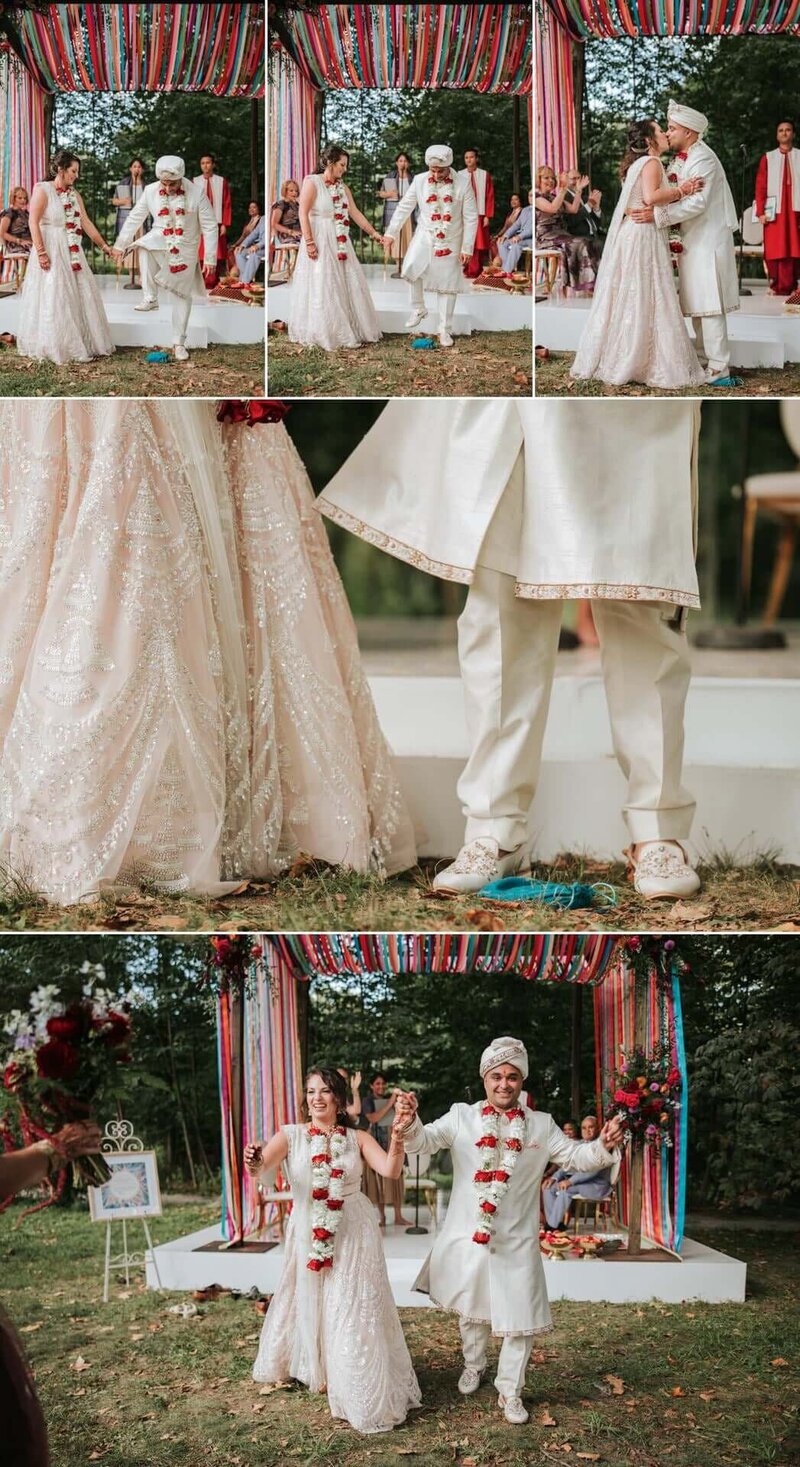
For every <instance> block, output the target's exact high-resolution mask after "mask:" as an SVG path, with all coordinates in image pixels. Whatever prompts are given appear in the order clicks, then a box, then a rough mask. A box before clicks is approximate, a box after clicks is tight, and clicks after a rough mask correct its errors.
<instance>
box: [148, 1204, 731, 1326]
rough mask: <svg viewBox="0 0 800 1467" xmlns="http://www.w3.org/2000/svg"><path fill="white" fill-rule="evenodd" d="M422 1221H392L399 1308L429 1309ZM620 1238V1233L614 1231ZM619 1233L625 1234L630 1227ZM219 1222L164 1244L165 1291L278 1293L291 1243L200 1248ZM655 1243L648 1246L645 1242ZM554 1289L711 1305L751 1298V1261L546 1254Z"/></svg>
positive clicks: (391, 1262) (160, 1260)
mask: <svg viewBox="0 0 800 1467" xmlns="http://www.w3.org/2000/svg"><path fill="white" fill-rule="evenodd" d="M420 1221H421V1223H422V1226H427V1227H430V1228H431V1231H430V1232H429V1233H428V1234H427V1235H426V1236H424V1237H418V1236H409V1234H408V1233H406V1231H405V1230H404V1229H403V1228H395V1227H387V1228H386V1229H385V1232H384V1255H385V1258H386V1266H387V1270H388V1273H389V1282H390V1284H391V1288H392V1294H393V1295H394V1300H395V1303H396V1304H397V1306H398V1308H401V1309H402V1308H405V1309H426V1308H431V1307H432V1306H431V1303H430V1300H429V1298H428V1296H427V1295H426V1294H417V1293H415V1292H414V1291H413V1287H412V1286H413V1284H414V1280H415V1279H416V1277H417V1274H418V1273H419V1270H420V1268H421V1267H422V1264H423V1262H424V1260H425V1258H426V1257H427V1254H428V1253H429V1251H430V1249H431V1248H432V1246H433V1240H434V1237H435V1232H434V1230H433V1228H432V1227H431V1222H430V1216H429V1214H428V1212H427V1210H426V1211H424V1212H423V1213H422V1214H421V1218H420ZM612 1236H613V1235H612ZM619 1236H621V1237H623V1238H624V1233H622V1234H620V1235H619ZM219 1237H220V1233H219V1228H217V1227H211V1228H201V1229H200V1230H199V1231H198V1232H195V1233H189V1234H188V1235H187V1236H186V1237H183V1238H176V1239H175V1240H174V1241H173V1242H171V1243H162V1244H160V1245H158V1244H157V1245H156V1247H155V1249H154V1253H155V1256H156V1261H157V1264H158V1278H159V1279H160V1280H161V1286H162V1288H164V1289H171V1290H179V1291H182V1292H188V1291H190V1290H192V1289H202V1288H207V1287H208V1286H209V1285H210V1284H221V1285H222V1286H223V1288H228V1289H241V1290H242V1291H243V1292H246V1291H247V1290H249V1289H251V1288H254V1287H255V1288H257V1289H259V1290H260V1291H261V1293H262V1294H272V1293H274V1290H275V1287H276V1285H277V1282H278V1279H279V1278H280V1273H281V1268H282V1266H283V1247H282V1245H279V1246H278V1247H274V1248H271V1249H269V1251H268V1252H255V1251H249V1250H242V1249H232V1250H230V1251H228V1252H216V1251H210V1252H198V1251H197V1250H198V1249H204V1248H206V1247H207V1245H208V1244H213V1243H215V1242H218V1241H219ZM645 1246H647V1245H645ZM146 1269H147V1285H148V1288H151V1289H154V1288H157V1287H158V1283H157V1278H156V1270H155V1268H154V1266H153V1258H152V1255H150V1254H148V1255H147V1258H146ZM544 1271H545V1277H546V1279H547V1291H548V1294H549V1295H550V1298H551V1299H573V1300H577V1301H582V1300H583V1301H588V1302H592V1303H604V1302H605V1303H611V1304H629V1303H646V1302H647V1301H648V1300H650V1299H659V1300H663V1301H664V1302H666V1303H670V1304H679V1303H682V1302H684V1301H687V1300H691V1299H700V1300H704V1301H705V1302H707V1303H711V1304H723V1303H729V1302H733V1303H741V1302H742V1300H743V1299H744V1297H745V1285H746V1277H747V1265H746V1264H744V1263H741V1262H740V1261H739V1260H738V1259H736V1258H731V1257H729V1256H728V1255H727V1254H725V1253H719V1252H717V1251H716V1249H714V1248H706V1247H705V1246H704V1245H703V1244H702V1243H695V1242H694V1241H693V1240H692V1239H690V1238H687V1239H685V1241H684V1247H683V1252H682V1255H681V1258H680V1259H676V1258H669V1259H666V1260H664V1259H661V1260H658V1261H645V1260H638V1261H637V1260H630V1261H628V1260H625V1259H624V1258H622V1257H620V1256H619V1255H616V1257H615V1258H614V1259H611V1258H609V1259H608V1260H606V1261H605V1262H604V1261H603V1259H602V1258H597V1259H591V1260H587V1259H585V1258H584V1259H579V1260H573V1261H572V1262H570V1261H567V1260H566V1259H560V1260H558V1261H557V1262H555V1263H554V1262H552V1261H551V1260H550V1259H549V1258H545V1259H544Z"/></svg>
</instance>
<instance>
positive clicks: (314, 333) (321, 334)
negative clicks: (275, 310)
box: [287, 143, 384, 351]
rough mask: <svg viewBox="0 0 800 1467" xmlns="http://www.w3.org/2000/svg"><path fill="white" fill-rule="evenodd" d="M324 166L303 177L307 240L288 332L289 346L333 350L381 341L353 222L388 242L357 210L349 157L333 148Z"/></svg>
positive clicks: (299, 263)
mask: <svg viewBox="0 0 800 1467" xmlns="http://www.w3.org/2000/svg"><path fill="white" fill-rule="evenodd" d="M320 161H321V163H322V172H321V173H312V174H309V176H308V177H307V178H304V179H303V187H302V188H301V190H300V230H301V233H302V236H303V238H302V240H301V243H300V249H299V250H298V257H297V265H296V266H295V272H294V276H293V278H292V294H291V302H290V306H289V313H288V315H289V319H288V321H287V327H288V336H289V340H290V341H299V342H301V343H302V345H303V346H321V347H322V348H323V350H324V351H334V350H335V349H336V347H339V346H363V345H364V343H365V342H368V341H380V339H381V329H380V326H379V325H378V317H377V315H376V314H375V307H374V306H373V304H372V297H371V296H370V293H369V287H368V285H367V281H366V276H365V275H364V271H363V270H362V268H361V265H360V264H359V262H358V257H357V255H356V252H355V250H354V249H353V246H352V244H351V242H350V220H351V219H353V220H355V222H356V224H357V225H358V227H359V229H362V230H363V231H364V233H365V234H368V235H369V237H370V239H374V240H376V241H377V242H378V244H383V242H384V241H383V237H382V236H381V235H380V234H378V233H377V231H376V230H375V228H374V227H373V225H372V224H370V222H369V220H368V219H366V218H365V217H364V215H363V214H362V213H361V211H360V210H359V209H357V208H356V205H355V203H354V201H353V195H352V194H351V192H350V190H349V188H348V187H347V185H346V183H345V182H344V175H345V173H346V172H347V165H348V163H349V161H350V156H349V154H348V153H346V152H345V150H344V148H338V147H336V145H335V144H333V143H331V144H329V145H328V147H327V148H326V149H325V151H324V152H323V154H322V158H321V160H320Z"/></svg>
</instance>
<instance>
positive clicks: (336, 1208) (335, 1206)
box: [328, 1197, 342, 1212]
mask: <svg viewBox="0 0 800 1467" xmlns="http://www.w3.org/2000/svg"><path fill="white" fill-rule="evenodd" d="M341 1209H342V1199H341V1197H329V1198H328V1210H329V1211H330V1212H340V1211H341Z"/></svg>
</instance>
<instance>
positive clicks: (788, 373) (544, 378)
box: [535, 351, 800, 397]
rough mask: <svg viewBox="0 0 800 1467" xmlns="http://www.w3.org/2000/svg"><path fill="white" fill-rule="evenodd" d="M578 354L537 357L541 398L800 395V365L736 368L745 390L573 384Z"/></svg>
mask: <svg viewBox="0 0 800 1467" xmlns="http://www.w3.org/2000/svg"><path fill="white" fill-rule="evenodd" d="M574 356H575V353H574V352H564V351H553V352H551V353H550V356H549V358H548V360H547V361H546V362H540V361H539V360H538V358H537V360H536V365H535V375H536V393H537V396H539V397H565V396H568V397H796V396H798V395H800V366H798V364H797V363H796V362H794V363H791V364H790V365H789V366H786V367H781V368H777V367H733V368H732V369H731V370H732V371H733V373H734V375H735V376H736V377H741V378H742V381H743V383H744V386H743V387H709V386H708V385H707V384H704V385H703V386H701V387H681V388H680V390H679V391H677V392H667V391H665V390H664V388H663V387H643V386H641V385H640V384H637V383H630V384H629V385H628V386H626V387H606V386H605V384H604V383H603V382H597V381H594V380H592V381H591V382H573V381H572V378H571V377H570V375H569V369H570V367H571V366H572V362H573V359H574Z"/></svg>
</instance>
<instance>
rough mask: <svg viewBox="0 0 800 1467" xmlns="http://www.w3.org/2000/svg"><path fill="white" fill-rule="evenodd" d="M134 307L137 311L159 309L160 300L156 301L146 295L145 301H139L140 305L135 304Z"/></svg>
mask: <svg viewBox="0 0 800 1467" xmlns="http://www.w3.org/2000/svg"><path fill="white" fill-rule="evenodd" d="M133 309H134V310H135V311H157V310H158V301H154V300H152V299H151V297H150V296H146V297H145V299H144V300H143V301H139V304H138V306H134V308H133Z"/></svg>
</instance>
